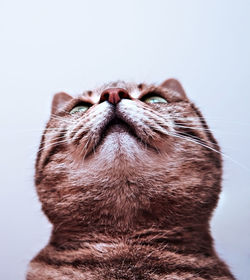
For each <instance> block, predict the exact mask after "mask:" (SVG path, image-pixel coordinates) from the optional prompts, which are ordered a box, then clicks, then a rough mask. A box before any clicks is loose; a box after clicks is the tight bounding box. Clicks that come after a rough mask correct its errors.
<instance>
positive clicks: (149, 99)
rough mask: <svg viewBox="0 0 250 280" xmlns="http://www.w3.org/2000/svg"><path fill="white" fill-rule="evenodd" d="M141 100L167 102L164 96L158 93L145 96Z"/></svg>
mask: <svg viewBox="0 0 250 280" xmlns="http://www.w3.org/2000/svg"><path fill="white" fill-rule="evenodd" d="M143 101H144V102H146V103H168V102H167V100H166V99H165V98H163V97H161V96H158V95H152V96H149V97H146V98H145V99H144V100H143Z"/></svg>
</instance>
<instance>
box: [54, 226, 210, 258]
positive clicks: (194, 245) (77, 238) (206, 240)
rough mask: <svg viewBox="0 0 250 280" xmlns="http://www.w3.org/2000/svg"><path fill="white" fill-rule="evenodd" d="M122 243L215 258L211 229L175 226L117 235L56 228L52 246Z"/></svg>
mask: <svg viewBox="0 0 250 280" xmlns="http://www.w3.org/2000/svg"><path fill="white" fill-rule="evenodd" d="M121 243H126V244H130V245H131V246H134V245H141V246H152V247H162V248H163V247H164V248H166V250H174V251H178V250H181V251H185V252H187V253H188V252H189V253H198V252H201V253H202V254H207V255H212V254H213V242H212V238H211V236H210V233H209V230H208V227H207V226H204V225H203V226H190V227H180V226H175V227H172V228H170V229H160V228H155V227H154V228H147V229H137V230H130V231H127V232H120V233H117V232H116V231H114V232H109V231H107V230H106V231H99V232H97V231H91V230H89V231H87V230H82V228H81V229H80V228H70V229H66V228H64V229H58V228H54V230H53V232H52V236H51V239H50V244H51V245H52V246H55V247H57V248H58V249H62V250H65V249H66V250H67V249H77V248H80V247H81V248H84V247H89V246H93V247H109V246H112V247H115V246H116V245H117V246H118V245H119V244H121Z"/></svg>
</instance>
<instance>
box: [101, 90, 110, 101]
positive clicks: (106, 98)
mask: <svg viewBox="0 0 250 280" xmlns="http://www.w3.org/2000/svg"><path fill="white" fill-rule="evenodd" d="M102 99H103V100H108V99H109V92H106V93H104V94H103V96H102Z"/></svg>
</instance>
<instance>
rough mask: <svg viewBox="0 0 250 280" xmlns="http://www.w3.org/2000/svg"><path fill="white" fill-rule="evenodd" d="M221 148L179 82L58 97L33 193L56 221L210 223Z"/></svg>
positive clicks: (129, 225) (109, 225)
mask: <svg viewBox="0 0 250 280" xmlns="http://www.w3.org/2000/svg"><path fill="white" fill-rule="evenodd" d="M218 149H219V148H218V146H217V144H216V141H215V140H214V138H213V136H212V135H211V133H210V131H209V129H208V127H207V125H206V123H205V121H204V119H203V117H202V115H201V114H200V112H199V111H198V110H197V108H196V107H195V106H194V105H193V104H192V103H191V102H190V101H189V100H188V98H187V97H186V95H185V93H184V91H183V89H182V87H181V85H180V84H179V83H178V82H177V81H175V80H168V81H166V82H165V83H163V84H162V85H161V86H147V85H139V86H138V85H135V84H126V83H123V82H119V83H113V84H109V85H106V86H103V87H102V88H98V89H96V90H94V91H92V92H86V93H84V94H83V95H80V96H79V97H77V98H73V97H70V96H69V95H67V94H65V93H60V94H57V95H55V97H54V100H53V104H52V114H51V118H50V120H49V122H48V124H47V127H46V129H45V132H44V135H43V138H42V142H41V146H40V150H39V153H38V157H37V163H36V186H37V191H38V194H39V198H40V200H41V202H42V206H43V210H44V211H45V213H46V215H47V216H48V217H49V219H50V221H51V222H52V223H53V224H55V225H56V226H57V227H66V228H70V227H77V226H81V227H82V228H84V227H86V228H87V227H88V228H93V229H98V230H101V231H102V230H104V228H105V230H111V231H112V229H113V231H117V232H118V231H124V230H125V231H126V230H128V229H133V228H141V227H144V226H159V227H166V226H172V225H177V226H189V225H201V224H206V223H207V222H208V219H209V217H210V214H211V211H212V209H213V208H214V207H215V205H216V202H217V199H218V194H219V191H220V181H221V158H220V155H219V153H217V152H216V151H215V150H217V151H218Z"/></svg>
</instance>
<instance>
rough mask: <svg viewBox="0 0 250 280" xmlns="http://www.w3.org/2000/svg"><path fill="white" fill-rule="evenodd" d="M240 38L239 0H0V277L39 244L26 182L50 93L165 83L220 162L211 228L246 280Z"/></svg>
mask: <svg viewBox="0 0 250 280" xmlns="http://www.w3.org/2000/svg"><path fill="white" fill-rule="evenodd" d="M249 38H250V2H249V1H247V0H246V1H243V0H237V1H236V0H235V1H230V0H209V1H202V0H189V1H188V0H169V1H168V0H152V1H150V0H148V1H147V0H126V1H118V0H105V1H101V0H99V1H97V0H89V1H84V0H78V1H77V0H72V1H66V0H43V1H36V0H30V1H29V0H23V1H17V0H8V1H7V0H0V94H1V106H0V124H1V137H0V141H1V142H0V149H1V150H0V155H1V157H0V172H1V176H0V208H1V209H0V225H1V229H0V266H1V268H0V279H1V280H17V279H24V275H25V270H26V267H27V263H28V262H29V260H30V259H31V258H32V257H33V256H34V255H35V254H36V253H37V252H38V251H39V250H40V249H41V248H42V247H43V246H44V245H45V244H46V242H47V241H48V238H49V234H50V225H49V223H48V222H47V219H46V218H45V217H44V215H43V214H42V212H41V211H40V204H39V202H38V199H37V196H36V193H35V189H34V184H33V175H34V160H35V156H36V151H37V148H38V144H39V141H40V135H41V131H42V129H43V127H44V125H45V122H46V120H47V119H48V117H49V111H50V102H51V98H52V96H53V94H54V93H55V92H58V91H61V90H64V91H66V92H68V93H70V94H78V93H81V92H82V91H83V90H86V89H91V88H93V87H95V86H97V85H101V84H102V83H103V82H108V81H114V80H117V79H122V80H125V81H135V82H144V81H145V82H149V83H151V82H156V83H160V82H162V81H163V80H165V79H166V78H169V77H175V78H178V79H179V80H180V81H181V82H182V84H183V86H184V88H185V89H186V91H187V94H188V96H189V97H190V98H191V99H192V100H193V101H195V103H196V104H197V105H198V106H199V107H200V108H201V110H202V112H203V114H204V115H205V117H206V118H207V121H208V124H209V125H210V127H212V128H213V130H214V134H215V136H216V138H217V139H218V140H219V142H220V144H221V146H222V149H223V152H224V153H225V154H226V155H227V156H226V157H225V158H224V182H223V193H222V195H221V199H220V202H219V205H218V208H217V210H216V212H215V215H214V217H213V220H212V233H213V236H214V238H215V243H216V248H217V251H218V252H219V254H220V256H221V257H222V258H223V259H224V260H226V262H227V263H228V264H229V266H230V267H231V270H232V271H233V273H234V274H235V276H236V277H237V278H238V279H240V280H247V279H250V210H249V209H250V207H249V206H250V189H249V187H250V186H249V183H250V171H249V170H250V163H249V156H250V152H249V143H250V142H249V140H250V133H249V130H250V122H249V120H250V118H249V117H250V113H249V111H250V110H249V107H250V82H249V78H250V70H249V67H250V39H249Z"/></svg>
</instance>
